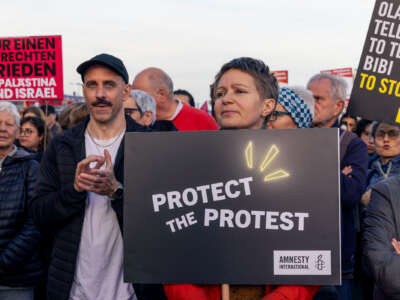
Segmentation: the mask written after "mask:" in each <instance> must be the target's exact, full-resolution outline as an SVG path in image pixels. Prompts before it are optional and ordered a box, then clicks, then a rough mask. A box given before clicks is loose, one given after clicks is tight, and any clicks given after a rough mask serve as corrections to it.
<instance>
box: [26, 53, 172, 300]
mask: <svg viewBox="0 0 400 300" xmlns="http://www.w3.org/2000/svg"><path fill="white" fill-rule="evenodd" d="M77 72H78V73H79V74H80V75H81V77H82V81H83V85H82V90H83V96H84V98H85V100H86V103H87V105H88V109H89V116H88V117H87V118H86V120H85V121H84V122H81V123H80V124H78V125H77V126H75V127H72V128H71V129H69V130H68V131H66V132H64V133H63V134H62V135H58V136H56V137H55V138H54V139H53V141H52V143H51V144H50V145H49V147H48V149H47V151H46V153H45V155H44V157H43V160H42V166H41V172H40V177H39V182H38V186H37V195H36V197H35V199H34V200H33V205H32V215H33V218H34V220H35V222H36V224H37V225H38V226H39V227H40V228H41V230H42V231H43V232H46V233H48V234H49V235H50V236H52V237H54V241H53V249H52V257H51V261H50V267H49V271H48V284H47V297H48V299H50V300H52V299H55V300H68V299H70V300H78V299H88V300H92V299H93V300H94V299H96V300H102V299H104V300H109V299H116V300H118V299H121V300H132V299H139V300H140V299H164V298H165V295H164V292H163V289H162V287H161V286H160V285H139V284H133V285H132V284H130V283H126V282H124V278H123V277H124V276H123V243H122V236H121V229H122V216H123V212H122V207H123V161H124V135H125V132H131V131H149V130H150V129H149V128H148V127H142V126H141V125H139V124H137V123H136V122H135V121H133V120H132V119H131V118H129V117H125V114H124V110H123V104H122V102H123V99H124V97H125V96H126V95H127V93H128V92H129V86H128V84H127V83H128V73H127V71H126V69H125V66H124V64H123V62H122V61H121V60H120V59H118V58H116V57H114V56H112V55H109V54H100V55H97V56H95V57H93V58H91V59H90V60H88V61H86V62H84V63H82V64H81V65H79V66H78V68H77Z"/></svg>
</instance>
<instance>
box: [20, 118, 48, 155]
mask: <svg viewBox="0 0 400 300" xmlns="http://www.w3.org/2000/svg"><path fill="white" fill-rule="evenodd" d="M44 127H45V123H44V121H43V120H42V119H40V118H37V117H25V118H23V119H22V120H21V125H20V128H19V135H18V140H19V144H20V145H21V146H22V147H24V148H26V149H27V150H28V151H32V152H36V153H37V154H38V156H39V157H38V161H39V162H40V160H41V156H42V153H43V151H44Z"/></svg>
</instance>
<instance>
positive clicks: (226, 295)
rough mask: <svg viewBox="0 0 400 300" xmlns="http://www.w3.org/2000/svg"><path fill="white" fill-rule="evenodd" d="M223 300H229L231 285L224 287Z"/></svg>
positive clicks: (224, 285)
mask: <svg viewBox="0 0 400 300" xmlns="http://www.w3.org/2000/svg"><path fill="white" fill-rule="evenodd" d="M222 300H229V284H223V285H222Z"/></svg>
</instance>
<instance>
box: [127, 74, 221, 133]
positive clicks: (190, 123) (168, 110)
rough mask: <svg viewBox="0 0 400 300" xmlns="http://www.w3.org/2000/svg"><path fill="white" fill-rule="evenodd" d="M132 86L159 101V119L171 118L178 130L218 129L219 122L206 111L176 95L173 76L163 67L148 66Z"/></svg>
mask: <svg viewBox="0 0 400 300" xmlns="http://www.w3.org/2000/svg"><path fill="white" fill-rule="evenodd" d="M132 87H133V88H134V89H137V90H142V91H145V92H146V93H147V94H149V95H150V96H152V97H153V98H154V99H155V100H156V103H157V120H171V121H172V122H173V123H174V125H175V126H176V128H177V129H178V130H182V131H191V130H216V129H218V125H217V123H216V122H215V121H214V119H213V118H212V117H211V116H209V115H208V114H207V113H206V112H204V111H201V110H199V109H197V108H194V107H191V106H190V105H187V104H184V103H182V102H181V101H179V100H177V99H176V98H175V97H174V93H173V90H174V85H173V82H172V80H171V78H170V77H169V76H168V74H167V73H165V72H164V71H163V70H161V69H157V68H148V69H145V70H143V71H142V72H140V73H139V74H138V75H137V76H136V77H135V79H134V81H133V84H132Z"/></svg>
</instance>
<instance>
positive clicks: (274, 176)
mask: <svg viewBox="0 0 400 300" xmlns="http://www.w3.org/2000/svg"><path fill="white" fill-rule="evenodd" d="M253 153H254V146H253V142H252V141H250V142H249V143H248V144H247V146H246V149H245V151H244V154H245V159H246V164H247V167H248V168H249V169H253V166H254V154H253ZM278 154H279V149H278V147H277V146H276V145H272V146H271V147H270V148H269V149H268V152H267V154H266V155H265V157H264V159H263V161H262V163H261V165H260V172H263V171H265V169H266V168H267V167H268V166H269V165H270V164H271V162H273V161H274V159H275V158H276V156H277V155H278ZM289 176H290V174H289V172H287V171H286V170H283V169H279V170H277V171H274V172H271V173H269V174H267V175H266V176H265V177H264V181H265V182H269V181H273V180H278V179H282V178H287V177H289Z"/></svg>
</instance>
